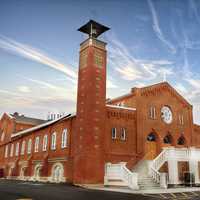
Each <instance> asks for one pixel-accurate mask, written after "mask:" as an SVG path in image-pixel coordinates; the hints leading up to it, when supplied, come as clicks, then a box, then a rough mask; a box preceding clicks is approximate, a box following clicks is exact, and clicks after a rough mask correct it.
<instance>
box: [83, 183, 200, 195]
mask: <svg viewBox="0 0 200 200" xmlns="http://www.w3.org/2000/svg"><path fill="white" fill-rule="evenodd" d="M80 186H81V187H84V188H87V189H93V190H104V191H112V192H122V193H130V194H165V193H183V192H195V191H199V192H200V187H180V188H168V189H162V188H156V189H150V190H131V189H129V188H126V187H121V188H119V187H110V186H109V187H104V186H103V185H80Z"/></svg>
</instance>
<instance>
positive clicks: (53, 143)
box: [51, 132, 57, 150]
mask: <svg viewBox="0 0 200 200" xmlns="http://www.w3.org/2000/svg"><path fill="white" fill-rule="evenodd" d="M56 137H57V133H56V132H53V133H52V135H51V150H56Z"/></svg>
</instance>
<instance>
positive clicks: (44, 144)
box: [42, 134, 48, 151]
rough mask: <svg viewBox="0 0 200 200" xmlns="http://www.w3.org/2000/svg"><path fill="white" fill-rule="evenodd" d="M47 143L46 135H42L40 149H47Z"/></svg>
mask: <svg viewBox="0 0 200 200" xmlns="http://www.w3.org/2000/svg"><path fill="white" fill-rule="evenodd" d="M47 145H48V135H47V134H46V135H44V137H43V141H42V151H46V150H47Z"/></svg>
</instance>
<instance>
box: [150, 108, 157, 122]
mask: <svg viewBox="0 0 200 200" xmlns="http://www.w3.org/2000/svg"><path fill="white" fill-rule="evenodd" d="M149 117H150V119H156V107H155V106H151V107H150V109H149Z"/></svg>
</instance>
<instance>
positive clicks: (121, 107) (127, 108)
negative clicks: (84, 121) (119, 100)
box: [106, 104, 136, 111]
mask: <svg viewBox="0 0 200 200" xmlns="http://www.w3.org/2000/svg"><path fill="white" fill-rule="evenodd" d="M106 106H107V107H111V108H119V109H124V110H134V111H135V110H136V108H129V107H125V106H117V105H109V104H106Z"/></svg>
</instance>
